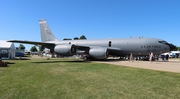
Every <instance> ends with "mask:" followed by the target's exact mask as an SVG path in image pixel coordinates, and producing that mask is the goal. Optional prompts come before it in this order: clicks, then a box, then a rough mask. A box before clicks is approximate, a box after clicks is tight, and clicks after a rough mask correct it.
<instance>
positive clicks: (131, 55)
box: [129, 52, 133, 62]
mask: <svg viewBox="0 0 180 99" xmlns="http://www.w3.org/2000/svg"><path fill="white" fill-rule="evenodd" d="M129 62H133V54H132V53H131V52H130V56H129Z"/></svg>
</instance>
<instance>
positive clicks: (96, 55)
mask: <svg viewBox="0 0 180 99" xmlns="http://www.w3.org/2000/svg"><path fill="white" fill-rule="evenodd" d="M39 23H40V31H41V40H42V42H36V41H26V40H10V41H9V42H15V43H24V44H35V45H41V46H43V47H45V48H49V49H50V50H51V52H52V53H54V52H55V53H56V54H58V55H61V56H73V55H76V54H78V55H81V56H82V58H83V59H84V60H87V59H100V60H104V59H107V58H108V57H109V56H127V55H129V54H130V53H133V55H134V56H145V55H149V54H150V53H151V52H153V53H154V54H156V55H160V54H161V53H165V52H168V51H170V50H171V46H170V44H169V43H168V42H166V41H165V40H161V39H157V38H144V37H138V38H119V39H97V40H63V41H60V40H58V39H57V38H56V37H55V36H54V35H53V33H52V31H51V29H50V28H49V26H48V24H47V23H46V20H39Z"/></svg>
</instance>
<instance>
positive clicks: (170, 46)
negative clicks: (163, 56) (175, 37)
mask: <svg viewBox="0 0 180 99" xmlns="http://www.w3.org/2000/svg"><path fill="white" fill-rule="evenodd" d="M168 46H169V48H170V51H173V50H175V49H176V46H175V45H173V44H169V43H168Z"/></svg>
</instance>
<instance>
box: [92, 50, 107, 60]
mask: <svg viewBox="0 0 180 99" xmlns="http://www.w3.org/2000/svg"><path fill="white" fill-rule="evenodd" d="M89 55H90V56H91V57H93V58H95V59H106V58H108V56H109V50H108V49H107V48H92V49H90V50H89Z"/></svg>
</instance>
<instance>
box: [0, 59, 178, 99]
mask: <svg viewBox="0 0 180 99" xmlns="http://www.w3.org/2000/svg"><path fill="white" fill-rule="evenodd" d="M6 62H11V64H9V67H0V99H85V98H91V99H94V98H96V99H119V98H122V99H132V98H133V99H179V98H180V74H178V73H169V72H162V71H153V70H146V69H137V68H130V67H123V66H115V65H109V64H100V63H91V62H82V61H78V60H74V59H51V60H46V59H45V58H42V59H38V58H36V59H31V60H6Z"/></svg>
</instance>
